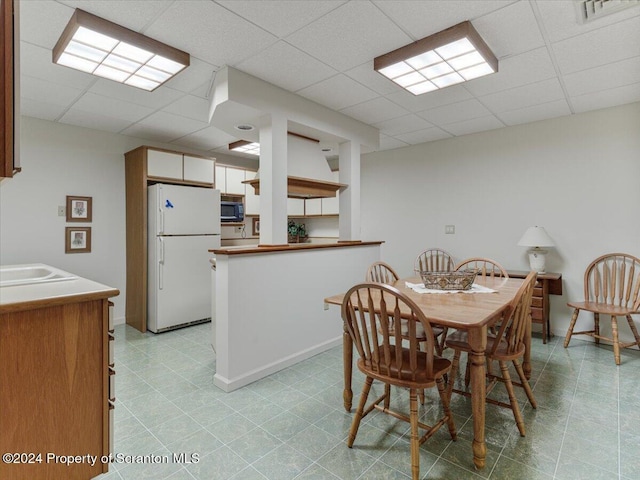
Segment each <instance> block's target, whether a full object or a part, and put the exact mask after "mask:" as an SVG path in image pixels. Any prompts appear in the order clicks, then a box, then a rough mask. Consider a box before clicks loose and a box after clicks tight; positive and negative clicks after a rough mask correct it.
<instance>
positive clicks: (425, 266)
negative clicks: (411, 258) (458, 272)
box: [413, 248, 455, 274]
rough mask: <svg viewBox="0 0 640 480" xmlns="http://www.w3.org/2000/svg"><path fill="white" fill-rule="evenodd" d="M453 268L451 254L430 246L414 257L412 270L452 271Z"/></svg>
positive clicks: (418, 271)
mask: <svg viewBox="0 0 640 480" xmlns="http://www.w3.org/2000/svg"><path fill="white" fill-rule="evenodd" d="M454 268H455V263H454V262H453V257H452V256H451V254H450V253H449V252H447V251H445V250H442V249H441V248H430V249H428V250H425V251H424V252H422V253H421V254H420V255H418V256H417V257H416V260H415V262H414V264H413V270H414V272H416V273H417V274H419V273H420V272H452V271H453V270H454Z"/></svg>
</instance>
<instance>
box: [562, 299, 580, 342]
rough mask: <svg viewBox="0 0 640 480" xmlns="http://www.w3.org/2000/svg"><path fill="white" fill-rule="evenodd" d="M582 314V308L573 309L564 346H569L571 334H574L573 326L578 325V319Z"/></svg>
mask: <svg viewBox="0 0 640 480" xmlns="http://www.w3.org/2000/svg"><path fill="white" fill-rule="evenodd" d="M579 314H580V309H578V308H576V309H575V310H574V311H573V315H571V322H570V323H569V328H568V329H567V335H566V337H564V348H567V347H568V346H569V342H570V341H571V335H573V328H574V327H575V326H576V320H578V315H579Z"/></svg>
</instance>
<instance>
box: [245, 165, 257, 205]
mask: <svg viewBox="0 0 640 480" xmlns="http://www.w3.org/2000/svg"><path fill="white" fill-rule="evenodd" d="M244 177H245V180H253V179H254V178H255V177H256V172H253V171H251V170H245V172H244ZM244 213H245V215H260V196H259V195H256V190H255V189H254V188H253V187H252V186H251V185H249V184H245V195H244Z"/></svg>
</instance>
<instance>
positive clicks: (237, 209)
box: [220, 201, 244, 222]
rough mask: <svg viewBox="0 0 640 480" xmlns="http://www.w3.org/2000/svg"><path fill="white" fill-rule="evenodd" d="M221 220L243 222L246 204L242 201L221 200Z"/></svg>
mask: <svg viewBox="0 0 640 480" xmlns="http://www.w3.org/2000/svg"><path fill="white" fill-rule="evenodd" d="M220 221H221V222H243V221H244V205H242V202H225V201H222V202H220Z"/></svg>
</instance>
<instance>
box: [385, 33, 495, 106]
mask: <svg viewBox="0 0 640 480" xmlns="http://www.w3.org/2000/svg"><path fill="white" fill-rule="evenodd" d="M373 68H374V70H375V71H377V72H378V73H381V74H382V75H384V76H385V77H387V78H388V79H390V80H391V81H393V82H395V83H397V84H398V85H400V86H401V87H402V88H404V89H406V90H408V91H410V92H411V93H413V94H414V95H422V94H423V93H427V92H431V91H433V90H438V89H440V88H445V87H448V86H450V85H456V84H458V83H462V82H466V81H468V80H472V79H474V78H478V77H483V76H485V75H489V74H491V73H495V72H497V71H498V59H497V58H496V57H495V55H494V54H493V52H491V50H490V49H489V47H488V46H487V44H486V43H485V42H484V40H482V38H481V37H480V35H479V34H478V32H477V31H476V29H475V28H473V25H471V22H469V21H466V22H462V23H459V24H457V25H454V26H453V27H450V28H447V29H446V30H443V31H441V32H438V33H436V34H434V35H431V36H429V37H426V38H423V39H422V40H418V41H416V42H413V43H411V44H409V45H405V46H404V47H401V48H398V49H397V50H394V51H393V52H389V53H385V54H384V55H381V56H379V57H376V58H375V59H374V60H373Z"/></svg>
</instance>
